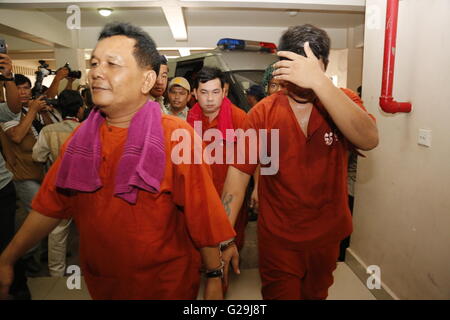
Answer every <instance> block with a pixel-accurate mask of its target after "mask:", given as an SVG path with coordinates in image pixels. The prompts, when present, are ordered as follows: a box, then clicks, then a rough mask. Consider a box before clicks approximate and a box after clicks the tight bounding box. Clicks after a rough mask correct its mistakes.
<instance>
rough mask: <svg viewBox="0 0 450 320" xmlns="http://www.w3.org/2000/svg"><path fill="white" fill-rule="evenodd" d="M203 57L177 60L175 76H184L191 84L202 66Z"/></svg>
mask: <svg viewBox="0 0 450 320" xmlns="http://www.w3.org/2000/svg"><path fill="white" fill-rule="evenodd" d="M203 60H204V58H200V59H195V60H187V61H179V62H177V66H176V71H175V77H184V78H186V79H187V80H188V81H189V83H190V84H191V86H192V84H193V77H194V76H195V74H196V73H197V72H199V71H200V69H201V68H203V62H204V61H203Z"/></svg>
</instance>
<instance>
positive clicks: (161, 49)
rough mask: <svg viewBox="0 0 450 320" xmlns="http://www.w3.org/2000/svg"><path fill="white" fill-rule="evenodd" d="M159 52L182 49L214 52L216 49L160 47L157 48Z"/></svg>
mask: <svg viewBox="0 0 450 320" xmlns="http://www.w3.org/2000/svg"><path fill="white" fill-rule="evenodd" d="M156 49H157V50H158V51H172V50H174V51H176V50H180V49H189V50H191V51H200V50H204V51H207V50H214V48H205V47H158V48H156Z"/></svg>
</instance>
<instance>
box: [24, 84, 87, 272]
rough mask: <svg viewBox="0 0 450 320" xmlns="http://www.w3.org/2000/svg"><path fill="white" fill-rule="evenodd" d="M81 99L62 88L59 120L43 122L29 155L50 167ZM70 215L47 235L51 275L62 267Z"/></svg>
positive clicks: (79, 113)
mask: <svg viewBox="0 0 450 320" xmlns="http://www.w3.org/2000/svg"><path fill="white" fill-rule="evenodd" d="M83 104H84V102H83V99H82V97H81V95H80V94H79V93H78V91H74V90H64V91H62V92H61V93H60V94H59V97H58V106H57V108H58V109H60V110H61V112H62V116H63V119H64V120H63V121H61V122H59V123H54V124H51V125H48V126H45V127H44V128H43V129H42V131H41V133H40V134H39V138H38V141H37V143H36V144H35V145H34V147H33V159H34V160H35V161H38V162H43V163H47V164H48V166H49V167H50V166H51V165H52V164H53V162H54V161H55V160H56V158H57V157H58V154H59V151H60V150H61V147H62V146H63V144H64V142H65V141H66V140H67V138H68V137H69V136H70V135H71V134H72V131H73V130H74V129H75V128H76V127H78V125H79V124H80V121H81V120H83V115H84V107H83ZM71 221H72V220H71V219H63V220H61V222H60V223H59V225H58V226H57V227H56V228H55V229H54V230H53V231H52V232H51V233H50V234H49V236H48V269H49V271H50V275H51V276H52V277H63V276H64V272H65V270H66V250H67V238H68V235H69V230H70V228H69V227H70V223H71Z"/></svg>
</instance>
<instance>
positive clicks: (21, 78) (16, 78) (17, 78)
mask: <svg viewBox="0 0 450 320" xmlns="http://www.w3.org/2000/svg"><path fill="white" fill-rule="evenodd" d="M14 83H15V84H16V86H20V85H22V84H24V83H28V84H29V85H30V88H31V80H30V79H29V78H28V77H25V76H24V75H23V74H20V73H16V74H15V75H14Z"/></svg>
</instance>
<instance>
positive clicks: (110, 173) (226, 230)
mask: <svg viewBox="0 0 450 320" xmlns="http://www.w3.org/2000/svg"><path fill="white" fill-rule="evenodd" d="M162 126H163V131H164V148H165V152H166V165H165V172H164V178H163V180H162V183H161V188H160V192H159V193H157V194H153V193H149V192H146V191H139V193H138V198H137V202H136V204H135V205H130V204H129V203H127V202H126V201H124V200H122V199H120V198H117V197H115V196H113V193H114V178H115V176H116V170H117V167H118V164H119V160H120V158H121V155H122V151H123V146H124V143H125V141H126V137H127V131H128V129H123V128H117V127H109V128H108V126H107V125H106V124H103V125H102V127H101V129H100V132H99V134H100V135H101V143H102V163H101V167H100V173H99V174H100V178H101V180H102V184H103V187H102V188H100V189H99V190H97V191H96V192H77V193H68V192H67V191H65V192H64V191H60V190H56V189H55V181H56V176H57V171H58V168H59V166H60V163H61V158H58V160H57V161H56V163H55V164H54V165H53V166H52V167H51V169H50V171H49V173H48V174H47V176H46V178H45V180H44V183H43V184H42V186H41V189H40V190H39V193H38V195H37V196H36V198H35V199H34V201H33V203H32V207H33V209H34V210H36V211H38V212H40V213H41V214H43V215H46V216H49V217H53V218H58V219H67V218H69V217H73V218H74V220H75V223H76V225H77V227H78V230H79V233H80V259H81V267H82V271H83V274H84V277H85V280H86V284H87V286H88V289H89V292H90V294H91V296H92V298H93V299H196V297H197V293H198V289H199V283H200V273H199V270H200V267H201V265H200V264H201V258H200V254H199V252H198V250H196V248H202V247H206V246H215V245H218V244H219V243H220V242H221V241H224V240H226V239H229V238H232V237H233V236H234V235H235V232H234V230H233V229H232V227H231V225H230V223H229V222H228V217H227V215H226V213H225V211H224V209H223V206H222V203H221V200H220V198H219V196H218V195H217V192H216V191H215V190H214V187H213V182H212V178H211V171H210V168H209V166H208V165H206V164H198V165H194V164H192V165H189V164H179V165H176V164H174V163H173V162H172V161H171V151H172V149H173V148H174V146H175V145H176V144H177V143H178V142H177V141H174V142H172V141H171V134H172V132H173V131H174V130H175V129H178V128H181V129H185V130H188V131H189V133H190V135H191V136H192V134H193V129H192V128H191V126H189V125H188V124H187V123H186V122H185V121H183V120H180V119H178V118H176V117H172V116H168V115H163V116H162ZM192 141H193V139H192ZM66 145H67V143H66ZM64 150H65V149H64ZM193 150H194V147H193V144H192V150H191V151H192V152H193ZM192 159H193V157H192ZM89 165H91V164H89V163H86V166H89Z"/></svg>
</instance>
